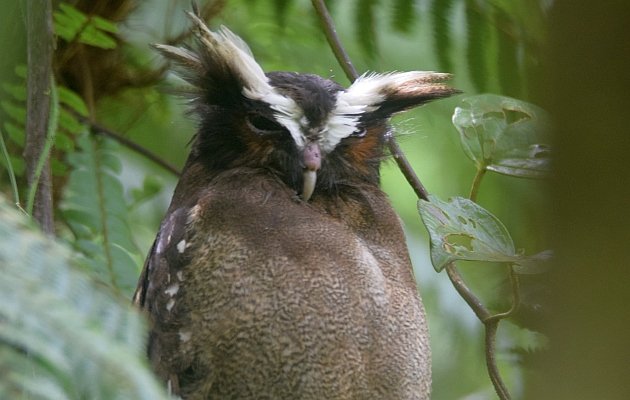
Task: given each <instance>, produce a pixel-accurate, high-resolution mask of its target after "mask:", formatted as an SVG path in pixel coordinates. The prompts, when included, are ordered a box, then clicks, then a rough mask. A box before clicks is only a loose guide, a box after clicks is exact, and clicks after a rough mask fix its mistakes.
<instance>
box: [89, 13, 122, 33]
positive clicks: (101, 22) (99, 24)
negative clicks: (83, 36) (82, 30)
mask: <svg viewBox="0 0 630 400" xmlns="http://www.w3.org/2000/svg"><path fill="white" fill-rule="evenodd" d="M91 19H92V25H94V27H95V28H98V29H100V30H102V31H105V32H109V33H118V27H117V26H116V24H115V23H113V22H111V21H108V20H106V19H104V18H101V17H99V16H96V15H93V16H92V17H91Z"/></svg>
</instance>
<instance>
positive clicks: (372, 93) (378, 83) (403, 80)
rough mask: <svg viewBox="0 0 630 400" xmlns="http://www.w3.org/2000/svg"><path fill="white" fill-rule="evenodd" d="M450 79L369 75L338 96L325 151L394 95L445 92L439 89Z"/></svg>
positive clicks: (427, 75)
mask: <svg viewBox="0 0 630 400" xmlns="http://www.w3.org/2000/svg"><path fill="white" fill-rule="evenodd" d="M449 77H450V75H449V74H442V73H436V72H431V71H410V72H392V73H388V74H377V73H366V74H363V75H361V76H360V77H359V78H357V80H356V81H354V83H353V84H352V85H351V86H350V87H349V88H348V89H347V90H345V91H342V92H339V93H338V94H337V103H336V105H335V108H334V110H333V111H332V113H331V116H330V118H329V120H328V134H327V136H326V141H325V143H324V145H323V148H325V149H326V150H328V151H330V150H332V149H334V148H335V146H336V145H337V144H338V143H339V142H340V141H341V140H342V139H344V138H346V137H348V136H350V135H351V134H352V133H353V132H354V131H355V130H356V129H357V123H358V121H359V118H360V117H361V115H362V114H363V113H366V112H371V111H374V110H375V109H376V108H378V106H379V105H380V104H381V103H382V102H383V101H384V100H385V99H386V98H388V96H391V95H392V94H397V95H400V96H401V97H402V96H404V95H410V94H416V95H417V94H420V93H422V92H423V91H426V94H430V93H431V92H432V91H436V90H442V89H443V88H444V86H442V85H436V84H435V83H437V82H442V81H444V80H446V79H448V78H449Z"/></svg>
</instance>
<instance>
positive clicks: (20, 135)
mask: <svg viewBox="0 0 630 400" xmlns="http://www.w3.org/2000/svg"><path fill="white" fill-rule="evenodd" d="M2 127H3V128H4V130H5V132H6V133H7V134H8V135H9V138H11V140H12V141H13V142H14V143H15V144H17V145H19V146H20V147H24V140H25V138H24V128H20V127H18V126H17V125H16V124H14V123H12V122H5V123H4V124H2Z"/></svg>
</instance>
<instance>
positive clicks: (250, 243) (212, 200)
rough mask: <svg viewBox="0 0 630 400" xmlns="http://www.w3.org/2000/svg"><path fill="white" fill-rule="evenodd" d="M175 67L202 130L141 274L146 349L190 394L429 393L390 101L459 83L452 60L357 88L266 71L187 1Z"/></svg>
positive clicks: (165, 49)
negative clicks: (448, 71) (193, 41)
mask: <svg viewBox="0 0 630 400" xmlns="http://www.w3.org/2000/svg"><path fill="white" fill-rule="evenodd" d="M191 18H192V20H193V23H194V29H195V33H196V36H197V39H198V45H197V47H196V49H195V50H190V49H178V48H173V47H169V46H158V49H159V50H160V51H161V52H162V53H163V54H164V55H165V56H166V57H168V58H170V59H172V60H173V61H174V62H175V63H176V64H177V65H179V66H180V68H182V69H183V70H182V76H183V77H184V79H186V80H187V81H188V82H189V83H191V84H192V88H191V90H190V92H191V94H192V96H193V102H194V106H195V109H196V111H197V113H198V115H199V118H200V127H199V131H198V133H197V135H196V137H195V139H194V140H193V144H192V151H191V154H190V156H189V158H188V161H187V163H186V166H185V168H184V172H183V174H182V178H181V180H180V182H179V183H178V185H177V188H176V190H175V194H174V196H173V200H172V202H171V205H170V207H169V209H168V211H167V215H166V217H165V218H164V221H163V222H162V225H161V227H160V232H159V233H158V235H157V238H156V240H155V243H154V245H153V248H152V249H151V253H150V254H149V257H148V258H147V262H146V264H145V268H144V270H143V273H142V275H141V277H140V281H139V284H138V289H137V292H136V294H135V296H134V301H135V302H136V304H138V305H139V306H141V307H142V308H144V309H145V310H146V311H147V312H148V314H149V316H150V319H151V323H152V327H151V333H150V338H149V349H148V354H149V357H150V361H151V364H152V366H153V368H154V369H155V370H156V372H157V374H158V375H159V376H160V377H161V378H162V379H163V380H164V381H165V383H166V385H168V386H169V387H170V390H171V391H172V392H173V393H175V394H178V395H180V396H181V397H182V398H184V399H370V400H374V399H427V398H429V393H430V383H431V364H430V359H431V356H430V349H429V341H428V332H427V326H426V318H425V315H424V310H423V306H422V302H421V300H420V297H419V295H418V292H417V289H416V283H415V280H414V277H413V274H412V269H411V264H410V261H409V255H408V252H407V248H406V245H405V238H404V235H403V232H402V229H401V226H400V221H399V219H398V217H397V216H396V214H395V213H394V211H393V209H392V208H391V206H390V204H389V201H388V199H387V197H386V195H385V194H384V193H383V192H382V191H381V190H380V188H379V165H380V163H381V160H382V159H383V144H384V141H385V139H386V135H388V134H389V133H388V132H389V127H388V124H387V123H388V119H389V117H390V116H391V115H392V114H393V113H396V112H399V111H402V110H404V109H407V108H410V107H414V106H417V105H420V104H422V103H425V102H427V101H430V100H432V99H435V98H440V97H445V96H448V95H451V94H453V93H454V92H455V91H454V90H453V89H450V88H448V87H447V86H445V85H444V84H443V83H442V81H444V80H445V79H446V78H447V76H446V75H444V74H435V73H425V72H408V73H397V74H388V75H368V76H364V77H362V78H360V79H359V80H358V81H357V82H356V83H355V84H353V85H352V86H351V87H350V88H348V89H344V88H343V87H341V86H339V85H338V84H336V83H334V82H332V81H330V80H327V79H323V78H320V77H318V76H314V75H306V74H296V73H286V72H275V73H269V74H266V75H265V74H264V73H263V72H262V70H261V69H260V67H259V66H258V64H256V62H255V61H254V59H253V57H252V56H251V53H250V52H249V49H248V48H247V46H246V45H245V44H244V43H243V42H242V41H241V40H240V39H239V38H237V37H236V36H234V35H233V34H232V33H231V32H229V31H227V30H226V29H223V30H221V31H220V32H219V33H214V32H211V31H209V30H208V29H207V28H206V27H205V25H204V24H203V22H202V21H200V20H199V19H198V18H196V17H195V16H191Z"/></svg>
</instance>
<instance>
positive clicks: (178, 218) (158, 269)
mask: <svg viewBox="0 0 630 400" xmlns="http://www.w3.org/2000/svg"><path fill="white" fill-rule="evenodd" d="M187 216H188V208H184V207H182V208H178V209H176V210H174V211H173V212H171V213H169V214H168V215H167V216H166V217H165V218H164V220H163V221H162V224H161V226H160V230H159V232H158V234H157V237H156V238H155V241H154V242H153V246H151V250H150V251H149V255H148V256H147V258H146V260H145V262H144V266H143V267H142V272H141V273H140V277H139V279H138V285H137V287H136V291H135V293H134V295H133V303H134V304H135V305H137V306H138V307H140V308H145V309H149V312H151V310H150V303H151V302H153V301H155V300H158V301H159V299H157V298H155V297H156V295H158V293H156V291H155V289H156V288H157V287H163V286H164V284H168V283H169V281H170V280H171V272H173V274H172V275H173V277H172V278H173V279H174V278H175V276H174V275H175V272H174V271H181V268H182V267H184V265H185V264H186V263H188V262H189V260H187V259H186V258H185V257H183V249H182V248H181V247H182V246H185V243H186V242H185V240H184V237H185V234H186V222H187V219H188V217H187ZM158 297H159V295H158Z"/></svg>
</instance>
